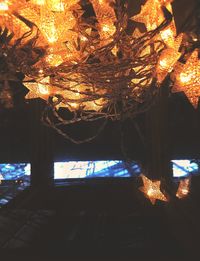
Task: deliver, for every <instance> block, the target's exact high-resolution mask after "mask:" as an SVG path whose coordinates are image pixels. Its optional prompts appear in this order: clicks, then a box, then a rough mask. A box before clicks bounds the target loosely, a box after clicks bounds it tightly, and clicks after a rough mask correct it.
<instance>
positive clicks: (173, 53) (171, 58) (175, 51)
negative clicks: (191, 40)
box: [156, 34, 183, 83]
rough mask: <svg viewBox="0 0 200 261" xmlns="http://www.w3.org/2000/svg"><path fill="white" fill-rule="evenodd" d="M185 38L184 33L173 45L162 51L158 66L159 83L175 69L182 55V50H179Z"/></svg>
mask: <svg viewBox="0 0 200 261" xmlns="http://www.w3.org/2000/svg"><path fill="white" fill-rule="evenodd" d="M182 39H183V34H180V35H178V36H177V37H176V39H175V40H174V44H173V47H170V48H166V49H164V50H163V51H162V52H161V55H160V57H159V60H158V64H157V67H156V74H157V75H156V76H157V79H158V83H162V82H163V80H164V79H165V78H166V76H167V75H168V73H170V72H171V71H172V70H173V67H174V65H175V64H176V62H177V61H178V59H179V58H180V57H181V52H179V48H180V45H181V42H182Z"/></svg>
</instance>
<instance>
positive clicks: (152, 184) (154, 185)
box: [139, 175, 167, 205]
mask: <svg viewBox="0 0 200 261" xmlns="http://www.w3.org/2000/svg"><path fill="white" fill-rule="evenodd" d="M141 177H142V181H143V184H144V186H143V187H140V188H139V189H140V191H142V192H143V193H144V194H145V196H146V197H147V198H148V199H149V200H150V201H151V203H152V204H153V205H154V204H155V203H156V200H162V201H167V198H166V197H165V195H164V194H163V193H162V192H161V191H160V183H161V182H160V181H151V180H150V179H148V178H147V177H145V176H144V175H141Z"/></svg>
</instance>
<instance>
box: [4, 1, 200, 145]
mask: <svg viewBox="0 0 200 261" xmlns="http://www.w3.org/2000/svg"><path fill="white" fill-rule="evenodd" d="M122 2H123V3H122ZM172 2H173V0H146V2H145V4H144V5H143V6H142V7H141V11H140V13H139V14H136V15H134V16H133V17H129V16H128V8H129V7H128V6H127V4H126V1H125V3H124V1H120V0H84V1H83V0H18V1H16V0H0V58H1V61H2V63H3V66H2V67H3V69H2V68H0V80H1V81H4V86H7V85H8V82H9V81H19V79H17V77H16V73H18V72H21V73H23V75H24V76H25V78H24V80H23V84H24V86H26V87H27V88H28V90H29V93H28V94H27V96H26V98H27V99H33V98H41V99H43V100H46V102H47V106H48V109H47V110H45V113H44V115H43V120H44V121H45V123H46V124H48V125H50V126H51V127H53V128H54V129H55V130H57V131H58V132H59V133H60V134H62V135H63V136H65V137H66V138H69V136H68V135H67V134H66V133H65V131H64V130H63V128H64V127H65V126H66V125H68V124H73V123H78V122H80V121H87V122H91V121H96V120H99V119H100V120H107V119H111V120H120V119H121V118H123V119H124V118H132V117H134V116H135V115H137V114H138V113H141V112H144V111H145V110H147V109H149V107H150V106H151V105H152V101H153V100H154V98H155V97H158V95H157V94H158V93H159V88H160V86H161V85H162V83H163V81H164V80H165V79H166V77H167V76H169V75H170V78H171V82H172V85H171V86H173V87H172V88H171V92H172V93H174V92H184V93H185V94H186V96H187V97H188V99H189V101H190V102H191V104H192V105H193V106H194V108H196V107H197V105H198V98H199V96H200V88H199V87H200V60H199V57H198V56H199V47H198V46H199V45H198V44H196V45H195V43H197V42H198V41H199V35H198V33H196V31H195V30H193V32H183V33H180V34H179V35H177V30H176V24H175V20H174V18H173V10H172ZM131 20H132V23H134V28H133V30H132V32H128V30H127V28H128V25H129V24H130V21H131ZM142 24H143V25H145V29H144V28H143V31H142V30H141V28H142V27H143V25H142ZM197 31H198V30H197ZM3 91H4V93H5V95H4V96H5V97H7V99H8V100H9V99H11V96H9V95H8V92H9V88H6V87H5V88H4V90H2V93H3ZM6 93H7V96H6ZM63 108H64V110H68V111H69V115H70V116H69V117H70V118H62V113H61V112H62V111H63ZM67 117H68V116H67ZM71 140H72V141H74V142H75V140H73V139H71ZM88 140H90V139H88Z"/></svg>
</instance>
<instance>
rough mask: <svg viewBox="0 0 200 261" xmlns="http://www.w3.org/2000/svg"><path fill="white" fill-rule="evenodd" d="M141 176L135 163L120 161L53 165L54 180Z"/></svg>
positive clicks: (76, 162)
mask: <svg viewBox="0 0 200 261" xmlns="http://www.w3.org/2000/svg"><path fill="white" fill-rule="evenodd" d="M139 174H141V170H140V167H139V165H138V164H137V163H136V162H132V163H129V164H128V165H126V164H125V162H123V161H120V160H106V161H66V162H55V163H54V179H76V178H98V177H131V176H135V175H139Z"/></svg>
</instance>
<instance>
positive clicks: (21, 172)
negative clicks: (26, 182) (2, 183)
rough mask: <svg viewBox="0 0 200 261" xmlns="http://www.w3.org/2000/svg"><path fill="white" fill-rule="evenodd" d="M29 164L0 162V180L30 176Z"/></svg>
mask: <svg viewBox="0 0 200 261" xmlns="http://www.w3.org/2000/svg"><path fill="white" fill-rule="evenodd" d="M30 174H31V165H30V164H29V163H17V164H0V179H1V180H16V179H19V178H21V177H23V176H25V175H27V176H30Z"/></svg>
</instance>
